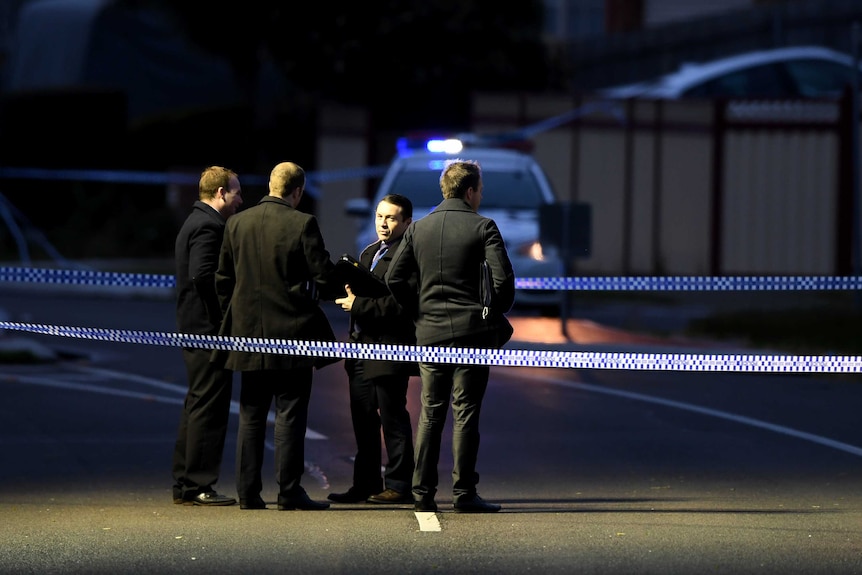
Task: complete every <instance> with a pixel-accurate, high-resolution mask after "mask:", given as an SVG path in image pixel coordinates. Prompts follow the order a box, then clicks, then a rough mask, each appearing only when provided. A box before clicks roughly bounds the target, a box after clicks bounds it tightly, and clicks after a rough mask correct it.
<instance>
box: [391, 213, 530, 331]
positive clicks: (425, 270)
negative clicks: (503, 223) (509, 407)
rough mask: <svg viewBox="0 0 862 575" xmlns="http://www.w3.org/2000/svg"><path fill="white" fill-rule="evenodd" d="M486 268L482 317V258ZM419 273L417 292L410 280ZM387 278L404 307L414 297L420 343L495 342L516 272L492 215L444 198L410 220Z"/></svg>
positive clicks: (509, 304)
mask: <svg viewBox="0 0 862 575" xmlns="http://www.w3.org/2000/svg"><path fill="white" fill-rule="evenodd" d="M483 260H484V261H487V262H488V265H489V267H490V271H491V297H492V305H491V310H492V311H491V314H490V315H488V316H487V317H483V305H482V298H481V284H482V262H483ZM416 272H418V274H419V295H418V301H417V300H416V293H415V290H413V289H412V288H411V287H410V285H409V279H410V277H411V275H412V274H414V273H416ZM387 283H388V285H389V288H390V289H391V290H392V293H393V295H394V296H395V297H396V299H397V300H398V301H399V302H400V303H401V304H402V305H403V306H405V307H408V306H410V305H412V302H414V301H415V302H416V304H415V305H416V314H417V315H416V342H417V343H418V344H419V345H454V346H475V347H499V346H501V345H503V344H504V343H506V341H508V340H509V337H511V335H512V326H511V324H510V323H509V321H508V320H507V319H506V317H505V315H504V314H505V313H507V312H508V311H509V310H510V309H511V307H512V305H513V303H514V301H515V273H514V271H513V270H512V263H511V261H510V260H509V254H508V252H507V251H506V246H505V244H504V242H503V236H502V235H500V230H499V228H498V227H497V224H496V223H495V222H494V220H492V219H490V218H486V217H484V216H481V215H479V214H477V213H476V212H475V211H473V209H472V208H471V207H470V205H469V204H468V203H467V202H466V201H464V200H462V199H458V198H452V199H447V200H443V202H441V203H440V205H438V206H437V207H436V208H435V209H434V211H432V212H431V213H430V214H428V215H427V216H424V217H422V218H420V219H418V220H414V221H413V222H412V223H411V224H410V226H409V227H408V228H407V231H405V232H404V236H403V238H402V240H401V245H400V246H399V247H398V250H396V252H395V254H394V255H393V256H392V262H391V263H390V266H389V272H388V274H387Z"/></svg>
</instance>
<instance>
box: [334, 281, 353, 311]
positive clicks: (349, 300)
mask: <svg viewBox="0 0 862 575" xmlns="http://www.w3.org/2000/svg"><path fill="white" fill-rule="evenodd" d="M344 291H346V292H347V297H340V298H338V299H336V300H335V303H337V304H338V305H340V306H341V309H343V310H344V311H350V310H351V309H353V300H355V299H356V296H355V295H353V292H352V291H350V284H347V285H345V286H344Z"/></svg>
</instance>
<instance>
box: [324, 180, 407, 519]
mask: <svg viewBox="0 0 862 575" xmlns="http://www.w3.org/2000/svg"><path fill="white" fill-rule="evenodd" d="M412 221H413V204H412V203H411V202H410V199H409V198H406V197H405V196H402V195H399V194H390V195H388V196H385V197H384V198H383V199H382V200H380V202H379V203H378V204H377V211H376V213H375V227H376V230H377V238H378V241H376V242H374V243H373V244H371V245H369V246H368V247H366V248H365V249H364V250H363V251H362V254H360V256H359V262H360V263H361V264H363V265H365V266H366V267H368V268H370V269H371V273H373V274H374V275H376V276H378V277H380V278H383V277H384V276H385V275H386V270H387V269H388V268H389V262H390V260H391V259H392V254H393V253H395V250H396V249H397V247H398V244H399V243H400V242H401V236H403V235H404V230H406V229H407V226H408V225H410V222H412ZM414 285H415V283H414ZM345 289H346V291H347V296H346V297H342V298H339V299H336V300H335V303H337V304H339V305H340V306H341V308H342V309H343V310H345V311H347V312H350V341H352V342H357V343H369V344H406V345H412V344H414V343H415V342H416V334H415V328H414V325H413V318H412V317H411V316H409V315H407V314H406V313H404V310H403V308H402V307H401V306H400V305H399V304H398V302H396V301H395V298H394V297H392V295H391V294H389V295H384V296H382V297H369V296H371V295H372V294H364V293H356V294H354V293H353V290H352V288H351V286H350V285H347V286H345ZM344 367H345V369H346V370H347V375H348V378H349V386H350V415H351V420H352V422H353V435H354V437H355V438H356V458H355V459H354V461H353V485H352V486H351V487H350V488H349V489H348V490H347V491H346V492H344V493H330V494H329V499H330V500H331V501H335V502H336V503H360V502H365V501H367V502H368V503H412V502H413V496H412V495H411V493H410V488H411V480H412V476H413V427H412V424H411V422H410V413H409V412H408V411H407V385H408V383H409V380H410V376H411V375H418V371H417V365H416V364H415V363H411V362H404V361H382V360H370V359H369V360H366V359H357V360H347V361H345V362H344ZM381 427H382V428H383V443H384V444H385V445H386V455H387V462H386V467H385V469H384V470H383V478H382V479H383V480H382V481H381V475H380V468H381V464H382V459H383V458H382V453H381V451H382V450H381V448H380V429H381Z"/></svg>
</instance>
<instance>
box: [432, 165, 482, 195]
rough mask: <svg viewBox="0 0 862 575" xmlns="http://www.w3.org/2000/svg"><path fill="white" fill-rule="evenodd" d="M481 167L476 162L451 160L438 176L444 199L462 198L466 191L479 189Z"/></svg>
mask: <svg viewBox="0 0 862 575" xmlns="http://www.w3.org/2000/svg"><path fill="white" fill-rule="evenodd" d="M481 179H482V167H481V166H480V165H479V162H477V161H476V160H460V159H456V160H451V161H449V162H448V163H447V164H446V167H445V168H443V173H442V174H440V190H441V191H442V192H443V197H444V198H445V199H447V200H448V199H450V198H463V197H464V196H466V195H467V190H468V189H470V188H473V189H474V190H475V189H477V188H478V187H479V182H480V181H481Z"/></svg>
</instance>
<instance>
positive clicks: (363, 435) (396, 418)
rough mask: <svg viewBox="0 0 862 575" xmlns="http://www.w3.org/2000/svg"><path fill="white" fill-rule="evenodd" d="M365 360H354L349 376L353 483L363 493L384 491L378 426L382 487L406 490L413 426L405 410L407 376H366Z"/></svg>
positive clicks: (411, 452) (410, 466) (410, 468)
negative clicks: (353, 447)
mask: <svg viewBox="0 0 862 575" xmlns="http://www.w3.org/2000/svg"><path fill="white" fill-rule="evenodd" d="M364 363H365V362H364V361H363V360H358V361H356V362H355V363H354V364H353V366H352V370H351V375H350V415H351V419H352V421H353V435H354V437H355V438H356V459H355V461H354V463H353V486H354V487H355V488H356V490H357V491H360V492H363V493H372V494H373V493H380V492H381V491H383V488H381V481H380V469H381V465H382V459H383V458H382V453H381V451H382V450H381V447H380V428H381V427H382V428H383V443H384V444H385V445H386V456H387V461H386V467H385V468H384V470H383V486H384V487H385V488H386V489H394V490H395V491H398V492H399V493H408V492H409V491H410V487H411V481H412V476H413V426H412V424H411V422H410V413H409V412H408V411H407V384H408V383H409V380H410V378H409V376H406V375H388V376H381V377H376V378H374V379H370V380H369V379H365V377H364Z"/></svg>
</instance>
